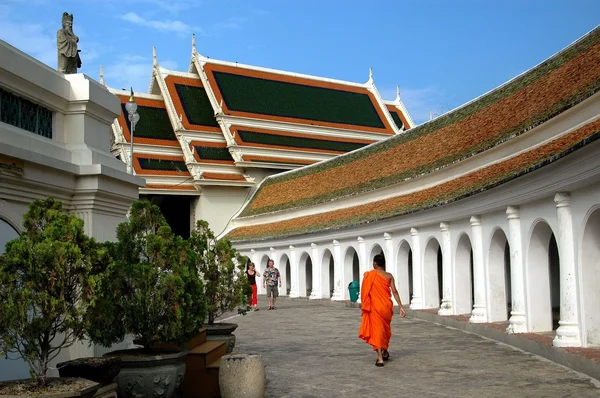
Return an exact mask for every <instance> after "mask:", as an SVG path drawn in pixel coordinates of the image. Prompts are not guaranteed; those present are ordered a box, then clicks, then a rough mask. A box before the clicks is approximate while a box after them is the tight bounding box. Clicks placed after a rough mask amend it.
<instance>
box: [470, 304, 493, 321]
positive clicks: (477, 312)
mask: <svg viewBox="0 0 600 398" xmlns="http://www.w3.org/2000/svg"><path fill="white" fill-rule="evenodd" d="M487 321H488V320H487V313H486V310H485V307H473V312H471V318H469V322H471V323H487Z"/></svg>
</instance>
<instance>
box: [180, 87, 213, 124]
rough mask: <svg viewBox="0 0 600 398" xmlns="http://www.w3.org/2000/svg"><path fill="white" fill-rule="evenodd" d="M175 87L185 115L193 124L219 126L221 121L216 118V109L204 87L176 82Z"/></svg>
mask: <svg viewBox="0 0 600 398" xmlns="http://www.w3.org/2000/svg"><path fill="white" fill-rule="evenodd" d="M175 89H176V90H177V95H179V98H180V100H181V105H182V106H183V111H184V112H185V117H187V120H188V121H189V122H190V123H191V124H195V125H198V126H208V127H219V123H217V119H215V115H214V114H215V111H214V110H213V108H212V105H211V104H210V101H209V99H208V96H207V95H206V90H205V89H204V88H203V87H194V86H185V85H183V84H175Z"/></svg>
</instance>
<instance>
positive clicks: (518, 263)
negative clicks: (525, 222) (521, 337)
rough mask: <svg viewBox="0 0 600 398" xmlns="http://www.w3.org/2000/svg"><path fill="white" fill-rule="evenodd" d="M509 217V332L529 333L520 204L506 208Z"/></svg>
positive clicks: (507, 329)
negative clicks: (510, 304)
mask: <svg viewBox="0 0 600 398" xmlns="http://www.w3.org/2000/svg"><path fill="white" fill-rule="evenodd" d="M506 214H507V218H508V244H509V246H510V286H511V293H512V295H511V302H512V310H511V311H510V319H509V325H508V327H507V328H506V332H507V333H527V317H526V315H525V273H524V268H523V241H522V240H521V217H520V215H519V207H518V206H508V207H507V208H506Z"/></svg>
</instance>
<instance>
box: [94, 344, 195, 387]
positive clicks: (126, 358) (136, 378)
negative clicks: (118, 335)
mask: <svg viewBox="0 0 600 398" xmlns="http://www.w3.org/2000/svg"><path fill="white" fill-rule="evenodd" d="M187 355H188V351H187V350H153V351H151V352H149V351H147V350H144V349H134V350H119V351H112V352H109V353H107V354H104V356H106V357H118V358H120V359H121V371H120V372H119V375H118V376H117V378H116V380H117V384H118V389H117V391H118V393H119V397H122V398H143V397H161V398H172V397H174V396H175V393H176V392H177V390H178V389H179V387H180V386H181V382H182V381H183V376H184V375H185V358H186V356H187Z"/></svg>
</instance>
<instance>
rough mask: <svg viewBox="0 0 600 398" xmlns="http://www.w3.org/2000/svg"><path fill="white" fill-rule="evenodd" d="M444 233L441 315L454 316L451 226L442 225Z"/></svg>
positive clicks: (441, 229) (439, 312)
mask: <svg viewBox="0 0 600 398" xmlns="http://www.w3.org/2000/svg"><path fill="white" fill-rule="evenodd" d="M440 231H442V261H443V262H442V291H443V293H442V304H441V305H440V310H439V311H438V314H439V315H452V314H453V312H454V310H453V309H452V274H453V272H452V242H451V240H450V226H449V225H448V224H446V223H444V222H443V223H440Z"/></svg>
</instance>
